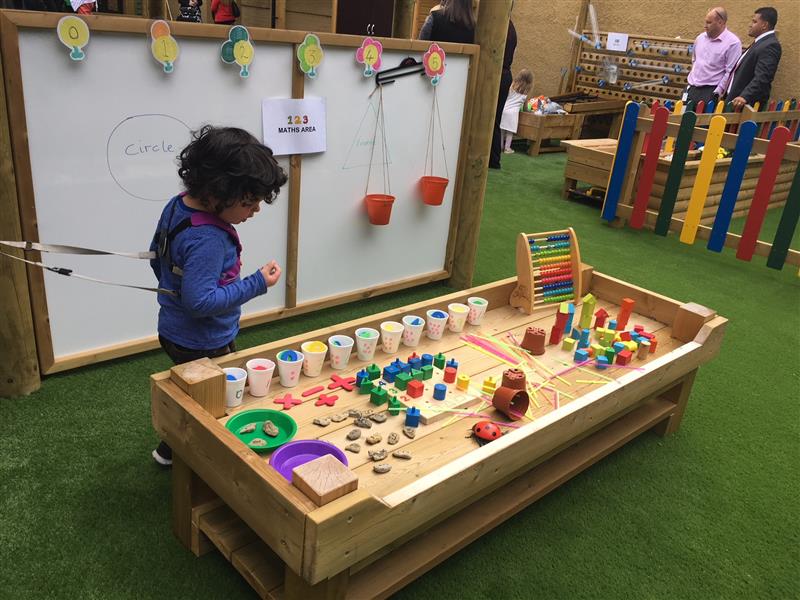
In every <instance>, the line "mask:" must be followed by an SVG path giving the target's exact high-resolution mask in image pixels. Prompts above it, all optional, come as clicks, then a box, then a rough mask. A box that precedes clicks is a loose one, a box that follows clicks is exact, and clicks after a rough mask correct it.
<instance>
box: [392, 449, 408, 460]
mask: <svg viewBox="0 0 800 600" xmlns="http://www.w3.org/2000/svg"><path fill="white" fill-rule="evenodd" d="M392 456H394V457H395V458H402V459H403V460H411V454H410V453H408V452H406V451H405V450H395V451H394V452H392Z"/></svg>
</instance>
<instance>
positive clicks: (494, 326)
mask: <svg viewBox="0 0 800 600" xmlns="http://www.w3.org/2000/svg"><path fill="white" fill-rule="evenodd" d="M582 271H583V279H582V280H583V290H581V292H582V294H583V293H586V292H589V291H590V292H591V293H592V294H594V295H595V297H596V298H597V300H598V302H597V307H598V308H599V307H604V308H605V309H606V310H608V311H609V312H610V313H611V314H612V315H615V314H616V313H617V311H618V309H619V307H618V303H619V302H620V300H621V299H622V298H623V297H628V298H631V299H633V300H635V302H636V305H635V308H634V310H635V311H636V312H635V313H634V315H633V316H632V317H631V319H630V324H631V326H633V324H642V325H644V326H645V328H646V330H647V331H650V332H653V333H654V334H655V335H656V336H657V339H658V345H657V351H656V352H655V353H654V354H650V355H648V356H647V358H646V359H645V360H639V359H636V358H635V359H634V361H633V363H634V366H636V367H639V369H636V370H627V369H617V368H611V369H608V370H606V371H603V372H601V373H602V374H603V376H604V377H609V378H611V379H613V380H616V381H611V382H609V383H606V384H602V385H597V384H585V383H583V384H581V383H577V379H586V378H587V374H586V373H582V372H580V371H578V370H573V371H571V372H570V373H565V374H564V375H563V377H564V378H565V379H566V380H567V381H568V382H570V383H571V386H566V384H563V383H555V384H551V385H556V386H557V387H561V388H562V389H563V390H567V389H568V390H569V395H566V394H564V395H561V398H560V401H559V400H558V399H557V398H556V399H555V400H553V399H552V398H551V399H548V398H549V397H545V396H544V395H543V392H541V391H540V393H539V394H538V395H537V396H534V397H535V398H537V400H536V401H537V402H538V407H536V406H535V405H534V404H533V403H532V404H531V407H532V417H533V420H527V419H523V420H521V421H518V422H517V423H518V424H519V425H520V426H519V427H518V428H516V429H513V428H511V429H507V432H506V433H505V435H503V436H502V437H501V438H499V439H497V440H495V441H493V442H491V443H489V444H487V445H485V446H483V447H479V446H478V445H477V444H476V443H475V441H474V440H473V439H470V438H469V437H467V434H468V433H469V431H470V429H471V427H472V425H473V424H474V423H475V422H476V419H475V418H470V417H467V416H462V415H459V414H456V413H454V414H452V416H451V415H448V416H447V417H446V418H443V419H441V420H438V421H436V422H434V423H430V424H428V425H422V426H420V427H419V428H418V429H417V435H416V437H415V438H414V439H413V440H411V439H408V438H406V437H405V436H404V435H403V434H402V433H400V440H401V441H400V443H398V444H397V445H396V446H386V445H385V444H380V445H378V446H376V447H378V448H381V447H387V448H389V449H390V450H394V449H398V448H402V449H403V450H406V451H408V452H409V453H410V454H411V455H412V459H411V460H406V461H400V460H398V459H393V458H391V457H390V458H389V459H388V462H390V464H392V467H393V469H392V471H391V472H389V473H387V474H383V475H379V474H376V473H374V472H373V470H372V466H373V465H372V463H370V462H369V460H368V459H367V457H366V448H362V451H361V453H360V454H350V453H348V459H349V461H350V469H351V470H352V472H353V473H355V474H356V475H357V476H358V478H359V481H358V488H357V489H356V490H355V491H351V492H349V493H347V494H345V495H343V496H341V497H339V498H338V499H336V500H333V501H332V502H330V503H328V504H325V505H323V506H317V505H316V504H315V503H314V502H312V501H311V500H310V499H309V498H308V497H307V496H305V495H304V494H303V493H302V492H300V491H299V489H298V488H296V487H294V486H292V485H291V484H289V483H288V482H287V481H286V480H284V479H283V478H282V477H281V476H280V475H279V474H278V473H277V472H276V471H275V470H273V469H272V468H271V467H270V466H269V465H268V461H267V458H265V455H258V454H256V453H254V452H253V451H251V450H250V449H249V448H247V447H246V446H245V445H244V444H243V443H241V442H240V441H239V440H238V439H237V438H236V437H235V436H234V435H233V434H232V433H231V432H229V431H228V430H227V429H226V428H225V427H224V423H225V421H226V419H227V418H228V415H226V414H225V409H224V401H223V398H224V386H225V378H224V374H223V373H222V371H221V370H220V367H223V366H242V365H243V364H244V363H245V362H246V361H247V360H249V359H250V358H254V357H270V358H273V359H274V357H275V354H276V353H277V352H279V351H281V350H283V349H286V348H298V347H299V345H300V344H301V343H302V342H303V341H307V340H314V339H320V340H326V339H327V337H328V336H329V335H332V334H334V333H344V334H348V335H351V336H352V335H353V334H354V331H355V329H356V328H358V327H364V326H369V327H376V326H377V325H378V324H379V323H380V322H382V321H384V320H397V321H399V320H400V319H401V317H402V316H403V315H406V314H416V315H424V314H425V311H426V310H427V309H429V308H445V309H446V307H447V305H448V303H450V302H455V301H459V302H464V301H465V300H466V298H467V297H469V296H474V295H477V296H481V297H483V298H485V299H487V300H488V302H489V307H490V310H489V311H488V312H487V314H486V316H485V318H484V321H483V324H482V325H481V326H480V327H476V326H467V329H466V331H467V332H470V333H479V332H482V333H483V334H485V335H496V336H498V337H500V336H502V337H503V339H506V338H505V333H506V332H511V333H514V334H515V335H516V336H517V337H518V338H519V339H521V338H522V336H523V334H524V331H525V329H526V328H527V327H528V326H531V325H536V326H539V327H542V328H546V329H548V330H549V329H550V327H552V325H553V324H554V322H555V311H556V308H557V305H552V306H547V307H546V308H543V309H540V310H539V311H538V312H535V313H534V314H532V315H528V314H523V313H521V312H520V311H518V310H516V309H513V308H511V307H510V306H509V305H508V300H509V296H510V295H511V292H512V290H513V289H514V287H515V285H516V282H517V280H516V278H509V279H505V280H502V281H498V282H495V283H492V284H489V285H485V286H481V287H477V288H473V289H470V290H464V291H462V292H458V293H455V294H450V295H447V296H442V297H439V298H434V299H432V300H428V301H424V302H420V303H417V304H414V305H409V306H404V307H401V308H398V309H393V310H389V311H386V312H384V313H381V314H376V315H372V316H369V317H365V318H362V319H358V320H355V321H351V322H348V323H343V324H340V325H336V326H332V327H328V328H326V329H321V330H318V331H313V332H310V333H308V334H303V335H299V336H296V337H293V338H289V339H285V340H280V341H277V342H274V343H271V344H267V345H264V346H260V347H256V348H252V349H249V350H245V351H242V352H238V353H236V354H233V355H229V356H226V357H223V358H220V359H215V360H213V361H211V360H209V359H205V360H203V361H196V362H195V363H189V364H187V365H181V366H178V367H174V368H173V369H172V370H171V371H167V372H163V373H159V374H156V375H154V376H153V377H152V415H153V424H154V426H155V429H156V431H157V432H158V434H159V435H160V436H161V437H162V439H164V440H165V441H166V442H167V443H168V444H170V446H172V448H173V451H174V459H173V460H174V464H173V472H172V477H173V499H172V502H173V529H174V532H175V534H176V535H177V536H178V538H179V539H180V540H181V541H182V542H183V543H184V544H185V545H186V546H187V548H190V549H191V550H192V551H193V552H194V553H195V554H197V555H200V554H203V553H205V552H208V551H211V550H213V549H215V548H216V549H218V550H219V551H220V552H222V554H223V555H224V556H225V557H226V558H227V559H228V560H229V561H230V562H231V563H232V565H233V566H234V567H235V568H236V569H238V570H239V571H240V572H241V573H242V575H243V576H244V577H245V578H246V579H247V581H248V582H249V583H250V584H251V585H252V586H253V588H254V589H255V591H256V592H257V593H258V594H259V595H260V596H261V597H262V598H286V599H288V600H291V599H299V598H302V599H303V600H307V599H308V598H318V597H319V598H322V597H324V598H355V599H364V598H385V597H387V596H389V595H390V594H392V593H394V592H395V591H397V590H398V589H400V588H402V587H403V586H405V585H407V584H408V583H409V582H411V581H412V580H413V579H415V578H416V577H418V576H420V575H421V574H422V573H424V572H425V571H427V570H429V569H431V568H432V567H434V566H435V565H437V564H438V563H440V562H441V561H442V560H444V559H445V558H447V557H448V556H450V555H451V554H453V553H455V552H457V551H458V550H459V549H461V548H463V547H464V546H465V545H467V544H469V543H470V542H471V541H473V540H475V539H477V538H478V537H479V536H481V535H483V533H485V532H486V531H488V530H490V529H491V528H493V527H495V526H496V525H498V524H499V523H501V522H502V521H504V520H505V519H507V518H509V517H510V516H512V515H514V514H515V513H517V512H518V511H520V510H522V509H523V508H525V507H526V506H528V505H529V504H531V503H532V502H534V501H536V500H537V499H539V498H540V497H542V496H543V495H545V494H546V493H548V492H549V491H551V490H553V489H555V488H556V487H558V486H559V485H561V484H562V483H564V482H565V481H567V480H568V479H570V478H571V477H573V476H575V475H576V474H578V473H580V472H581V471H582V470H584V469H586V468H587V467H589V466H590V465H592V464H593V463H595V462H596V461H598V460H600V459H601V458H603V457H604V456H606V455H607V454H609V453H611V452H613V451H614V450H615V449H617V448H619V447H620V446H622V445H623V444H625V443H626V442H628V441H630V440H631V439H633V438H634V437H636V436H637V435H639V434H641V433H643V432H645V431H648V430H650V429H653V430H654V431H655V432H656V433H658V434H660V435H665V434H668V433H671V432H673V431H675V430H676V429H677V428H678V426H679V424H680V421H681V419H682V417H683V413H684V410H685V407H686V403H687V400H688V397H689V393H690V391H691V388H692V383H693V381H694V377H695V374H696V372H697V369H698V367H699V366H700V365H701V364H704V363H706V362H708V361H709V360H711V359H712V358H713V357H714V356H715V355H716V354H717V352H718V351H719V347H720V343H721V341H722V337H723V333H724V330H725V325H726V323H727V320H726V319H725V318H723V317H720V316H716V313H714V312H713V311H711V310H708V309H705V308H703V307H699V306H697V305H692V304H681V303H680V302H677V301H675V300H671V299H669V298H666V297H664V296H661V295H658V294H655V293H651V292H648V291H647V290H644V289H641V288H637V287H635V286H632V285H629V284H627V283H625V282H623V281H620V280H618V279H614V278H612V277H609V276H607V275H603V274H600V273H593V272H592V269H591V267H587V266H583V267H582ZM576 291H578V290H576ZM460 335H461V334H456V333H451V332H447V333H445V335H444V337H443V338H442V339H441V340H438V341H432V340H430V339H427V338H425V339H424V340H423V341H422V342H421V343H420V345H419V346H418V347H416V348H414V349H413V350H414V351H416V352H417V353H418V354H420V355H421V354H422V353H432V354H435V353H438V352H443V353H445V354H446V355H447V356H448V358H455V359H456V360H457V361H458V362H459V366H458V372H459V373H460V374H467V375H469V376H470V377H471V378H472V382H473V385H474V386H475V387H477V388H480V385H481V382H483V380H484V378H486V377H488V376H490V375H492V376H497V377H500V376H501V375H502V372H503V371H504V370H505V369H507V368H508V365H507V364H504V363H501V362H500V361H499V360H496V359H494V358H493V357H490V356H487V355H485V354H483V353H479V352H478V351H476V350H474V349H471V348H469V347H467V346H465V345H464V342H463V341H461V339H460ZM410 353H411V349H410V348H404V347H401V352H400V353H399V354H396V355H392V356H389V355H386V354H384V353H383V352H382V351H381V350H380V349H379V350H378V352H377V354H376V357H375V362H376V363H377V364H378V365H380V366H384V365H386V364H388V363H389V362H390V361H391V360H392V359H394V358H395V357H397V356H400V357H402V358H403V359H405V357H406V355H407V354H410ZM538 358H539V360H540V361H541V363H542V364H543V365H544V366H545V367H546V368H547V369H551V370H553V371H562V370H564V369H565V365H567V366H571V365H572V364H573V363H572V353H571V352H567V351H564V350H562V349H561V347H560V346H549V347H548V349H547V351H546V353H545V354H544V355H542V356H540V357H538ZM364 366H366V363H362V362H359V361H358V360H357V359H356V356H355V355H353V356H352V358H351V362H350V365H349V369H348V370H347V371H346V372H343V371H338V372H337V373H338V374H339V375H342V376H345V375H354V374H355V372H356V371H357V370H359V369H361V368H363V367H364ZM543 372H544V371H543ZM598 373H600V372H598ZM331 374H332V371H331V370H330V369H329V368H328V367H326V368H325V369H324V370H323V372H322V373H321V375H320V377H318V378H305V377H304V378H303V379H302V381H301V384H300V386H299V387H297V388H295V389H294V390H285V389H282V388H280V385H279V384H278V381H277V380H275V381H274V382H273V384H272V386H273V388H272V393H271V394H270V395H269V396H267V397H266V398H263V399H260V398H258V399H257V398H253V397H251V396H249V394H245V399H244V403H245V404H244V406H243V407H241V408H239V409H235V410H236V411H238V410H242V409H249V408H263V407H270V408H280V406H279V405H276V404H275V403H274V398H275V397H276V396H278V395H280V396H282V395H283V394H285V393H286V392H287V391H291V392H293V393H294V395H295V396H296V397H299V396H300V393H301V392H302V391H303V390H306V389H309V388H311V387H314V386H318V385H325V384H328V383H329V381H330V380H329V377H330V376H331ZM589 377H591V378H592V379H594V378H596V377H599V375H595V373H594V370H592V373H590V374H589ZM438 380H439V374H438V373H437V374H435V375H434V379H433V381H438ZM542 380H544V378H542ZM531 382H532V383H534V380H533V379H531ZM426 383H427V384H430V383H431V381H428V382H426ZM426 387H429V386H426ZM429 391H430V390H426V396H427V394H428V393H429ZM326 393H336V394H338V396H339V399H338V401H337V403H336V405H335V406H334V407H317V406H315V403H314V402H313V400H314V396H311V397H309V398H307V399H306V401H305V402H304V403H303V404H301V405H299V406H295V407H293V408H292V409H291V410H290V411H289V413H288V414H289V415H290V416H292V417H293V418H294V419H295V420H296V422H297V423H298V427H299V429H298V433H297V436H296V437H295V439H309V438H320V439H325V440H328V441H330V442H332V443H335V444H337V445H338V446H340V447H342V446H343V444H344V439H345V434H346V432H347V431H349V430H350V429H352V428H353V423H352V419H348V420H346V421H344V422H341V423H332V424H331V425H330V426H328V427H325V428H321V427H318V426H317V425H314V424H312V420H313V419H314V418H315V417H320V416H325V415H330V414H333V413H339V412H342V411H346V410H348V409H356V408H357V409H365V408H367V407H371V408H376V407H374V406H371V405H370V403H369V399H368V396H364V395H360V394H358V393H357V391H354V392H342V391H341V390H339V391H336V392H330V391H328V390H327V389H326ZM476 398H478V400H479V401H480V402H483V401H482V400H480V397H476ZM411 403H412V404H414V402H411ZM469 410H475V411H482V412H487V413H489V414H491V415H492V417H493V418H495V419H497V420H503V421H505V420H506V418H505V417H503V416H502V415H500V414H499V413H495V412H494V410H493V409H491V408H489V407H486V406H485V404H477V405H474V406H471V407H470V409H469ZM401 415H402V413H401ZM402 424H403V417H402V416H390V417H389V418H388V420H387V421H386V422H385V423H382V424H375V426H374V427H373V428H372V429H369V430H367V431H368V432H369V433H375V432H380V433H382V434H383V435H384V437H385V436H386V435H387V433H388V432H400V430H401V427H402ZM361 441H363V436H362V440H361ZM362 446H363V444H362ZM673 492H674V490H665V493H673ZM478 500H480V502H477V501H478ZM198 568H201V566H200V565H199V564H198ZM453 593H457V592H456V591H455V590H454V592H453Z"/></svg>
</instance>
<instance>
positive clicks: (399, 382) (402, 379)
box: [394, 373, 411, 391]
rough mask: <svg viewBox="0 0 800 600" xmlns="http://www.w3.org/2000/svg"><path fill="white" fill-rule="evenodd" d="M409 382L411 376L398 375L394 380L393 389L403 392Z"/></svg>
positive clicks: (406, 374) (405, 374)
mask: <svg viewBox="0 0 800 600" xmlns="http://www.w3.org/2000/svg"><path fill="white" fill-rule="evenodd" d="M409 381H411V375H409V374H408V373H400V374H399V375H398V376H397V377H395V378H394V387H396V388H397V389H398V390H403V391H405V390H406V388H407V387H408V382H409Z"/></svg>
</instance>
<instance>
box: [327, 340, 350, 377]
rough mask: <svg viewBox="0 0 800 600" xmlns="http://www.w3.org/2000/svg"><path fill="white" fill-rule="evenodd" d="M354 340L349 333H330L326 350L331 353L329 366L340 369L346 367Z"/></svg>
mask: <svg viewBox="0 0 800 600" xmlns="http://www.w3.org/2000/svg"><path fill="white" fill-rule="evenodd" d="M354 344H355V340H354V339H353V338H351V337H350V336H349V335H332V336H331V337H329V338H328V350H329V353H330V355H331V368H332V369H336V370H337V371H338V370H341V369H346V368H347V363H348V362H349V361H350V353H351V352H352V351H353V345H354Z"/></svg>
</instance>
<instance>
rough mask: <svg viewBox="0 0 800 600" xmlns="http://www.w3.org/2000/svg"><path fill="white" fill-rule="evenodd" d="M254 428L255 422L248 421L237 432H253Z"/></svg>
mask: <svg viewBox="0 0 800 600" xmlns="http://www.w3.org/2000/svg"><path fill="white" fill-rule="evenodd" d="M255 430H256V424H255V423H248V424H247V425H245V426H244V427H242V428H241V429H240V430H239V433H253V432H254V431H255Z"/></svg>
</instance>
